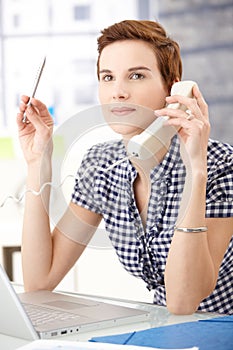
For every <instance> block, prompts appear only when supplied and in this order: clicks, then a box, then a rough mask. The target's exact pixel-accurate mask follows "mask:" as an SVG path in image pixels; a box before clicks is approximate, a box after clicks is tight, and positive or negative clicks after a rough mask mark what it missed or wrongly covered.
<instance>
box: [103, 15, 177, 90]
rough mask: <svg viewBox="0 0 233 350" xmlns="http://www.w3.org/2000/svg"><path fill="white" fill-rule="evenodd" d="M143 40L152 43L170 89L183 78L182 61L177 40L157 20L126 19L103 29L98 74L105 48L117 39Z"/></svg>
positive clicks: (161, 71)
mask: <svg viewBox="0 0 233 350" xmlns="http://www.w3.org/2000/svg"><path fill="white" fill-rule="evenodd" d="M120 40H121V41H122V40H142V41H145V42H147V43H149V44H150V45H151V48H152V49H153V51H154V53H155V55H156V58H157V62H158V68H159V70H160V73H161V76H162V78H163V80H164V83H165V85H166V87H167V88H168V91H170V89H171V86H172V84H173V83H174V82H175V81H176V80H181V76H182V61H181V56H180V48H179V45H178V43H177V42H175V41H174V40H172V39H171V38H169V37H168V36H167V33H166V31H165V29H164V28H163V27H162V26H161V24H159V23H158V22H155V21H149V20H124V21H122V22H119V23H115V24H113V25H111V26H109V27H107V28H105V29H103V30H102V31H101V36H99V38H98V39H97V45H98V60H97V75H98V78H99V61H100V56H101V53H102V51H103V49H104V48H105V47H106V46H107V45H109V44H112V43H114V42H116V41H120Z"/></svg>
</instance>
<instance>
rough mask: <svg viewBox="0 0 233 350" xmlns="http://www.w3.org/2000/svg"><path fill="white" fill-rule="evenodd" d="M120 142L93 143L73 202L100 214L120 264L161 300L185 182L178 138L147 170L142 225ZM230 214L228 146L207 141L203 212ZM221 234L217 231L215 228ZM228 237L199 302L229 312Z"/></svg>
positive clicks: (232, 169) (232, 162)
mask: <svg viewBox="0 0 233 350" xmlns="http://www.w3.org/2000/svg"><path fill="white" fill-rule="evenodd" d="M125 156H126V150H125V147H124V144H123V142H122V141H119V140H117V141H112V142H106V143H103V144H98V145H95V146H93V147H92V148H91V149H90V150H89V151H88V152H87V154H86V155H85V157H84V159H83V161H82V164H81V167H80V169H79V171H78V173H77V177H76V183H75V188H74V191H73V194H72V201H73V202H74V203H76V204H78V205H80V206H82V207H84V208H86V209H89V210H91V211H94V212H97V213H100V214H101V215H102V216H103V219H104V221H105V228H106V231H107V232H108V234H109V238H110V240H111V242H112V245H113V247H114V248H115V250H116V253H117V255H118V258H119V260H120V261H121V263H122V264H123V266H124V268H125V269H126V270H127V271H128V272H129V273H131V274H133V275H134V276H136V277H139V278H142V279H143V280H144V281H145V282H146V285H147V288H148V289H149V290H151V289H154V290H155V294H154V303H156V304H159V305H166V298H165V287H164V270H165V264H166V259H167V254H168V251H169V247H170V243H171V239H172V236H173V231H174V225H175V222H176V220H177V216H178V211H179V203H180V199H181V196H182V192H183V186H184V182H185V168H184V165H183V162H182V160H181V159H180V152H179V142H178V139H177V137H175V138H174V140H173V143H172V145H171V147H170V149H169V152H168V153H167V154H166V156H165V158H164V159H163V161H162V162H161V163H160V164H159V165H158V166H156V167H155V168H154V169H153V170H152V171H151V174H150V176H151V188H150V200H149V204H148V209H147V223H146V228H144V227H143V225H142V221H141V217H140V213H139V212H138V209H137V206H136V203H135V198H134V191H133V183H134V180H135V178H136V176H137V172H136V170H135V168H134V167H133V166H132V164H131V162H130V161H129V160H126V161H124V162H122V163H120V164H118V165H117V166H115V167H114V168H112V169H111V170H109V171H104V169H106V168H108V167H109V166H110V165H112V164H113V163H115V162H116V161H118V160H119V159H122V158H123V157H125ZM231 216H233V148H231V147H230V146H229V145H226V144H223V143H220V142H217V141H213V140H209V147H208V184H207V200H206V217H231ZM219 234H221V232H220V233H219ZM232 295H233V239H232V240H231V243H230V245H229V248H228V250H227V252H226V254H225V257H224V260H223V262H222V265H221V268H220V273H219V279H218V283H217V286H216V289H215V290H214V292H213V293H212V294H211V295H210V296H209V297H208V298H207V299H205V300H204V301H203V302H202V303H201V304H200V307H199V310H203V311H215V312H220V313H229V314H230V313H233V299H232Z"/></svg>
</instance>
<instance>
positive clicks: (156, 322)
mask: <svg viewBox="0 0 233 350" xmlns="http://www.w3.org/2000/svg"><path fill="white" fill-rule="evenodd" d="M14 288H15V290H16V291H17V292H22V290H23V288H22V286H19V285H14ZM69 294H72V295H75V293H69ZM76 295H79V296H87V295H83V294H76ZM90 297H91V298H93V299H95V300H100V301H105V302H109V303H115V304H120V305H125V306H130V307H132V306H133V307H136V308H139V309H143V310H147V311H149V313H150V317H149V319H148V320H147V321H144V322H138V323H132V324H126V325H121V326H114V327H111V328H110V327H109V328H103V329H99V330H96V331H91V332H83V333H80V334H76V335H69V336H65V337H62V338H60V339H63V340H73V341H88V340H89V339H90V338H92V337H96V336H104V335H110V334H118V333H127V332H132V331H139V330H143V329H148V328H152V327H159V326H164V325H169V324H175V323H182V322H189V321H198V320H200V319H207V318H212V317H216V314H212V313H195V314H193V315H188V316H175V315H171V314H170V313H169V312H168V311H167V309H166V308H165V307H161V306H156V305H152V304H148V303H141V302H132V301H127V300H122V299H121V300H119V299H110V298H105V297H103V298H101V297H96V296H90ZM25 344H28V341H26V340H23V339H19V338H14V337H9V336H6V335H3V334H0V348H1V349H4V350H15V349H17V348H18V347H20V346H23V345H25Z"/></svg>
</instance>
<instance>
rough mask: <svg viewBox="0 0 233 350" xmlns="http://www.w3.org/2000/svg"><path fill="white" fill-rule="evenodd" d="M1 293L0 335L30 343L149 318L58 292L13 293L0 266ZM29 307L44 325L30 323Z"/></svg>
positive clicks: (128, 308)
mask: <svg viewBox="0 0 233 350" xmlns="http://www.w3.org/2000/svg"><path fill="white" fill-rule="evenodd" d="M0 293H1V298H0V308H1V313H0V333H3V334H7V335H11V336H14V337H18V338H24V339H29V340H32V339H38V338H54V337H56V336H63V335H71V334H75V333H80V332H82V331H89V330H95V329H101V328H105V327H111V326H113V325H118V324H126V323H133V322H137V321H145V320H147V319H148V316H149V313H148V312H147V311H144V310H138V309H135V308H130V307H125V306H119V305H114V304H110V303H107V302H106V303H105V302H99V301H95V300H92V299H91V298H86V297H85V298H84V297H82V298H81V297H78V296H71V295H67V294H63V293H58V292H50V291H36V292H30V293H21V294H16V293H15V291H14V289H13V287H12V285H11V283H10V281H9V279H8V276H7V274H6V272H5V271H4V269H3V268H2V267H1V265H0ZM28 308H29V309H31V310H32V314H33V315H32V316H34V313H36V311H38V310H39V311H40V312H42V314H44V316H43V320H42V321H43V322H42V323H41V322H40V323H39V324H37V322H36V321H32V316H30V312H31V311H30V310H29V311H27V312H28V314H27V312H26V310H28ZM60 316H61V318H60ZM29 317H30V318H29ZM33 324H34V325H33Z"/></svg>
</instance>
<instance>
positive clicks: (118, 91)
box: [113, 84, 129, 101]
mask: <svg viewBox="0 0 233 350" xmlns="http://www.w3.org/2000/svg"><path fill="white" fill-rule="evenodd" d="M128 98H129V92H128V91H127V89H126V87H125V86H123V84H116V85H115V86H114V90H113V99H114V100H115V101H117V100H126V99H128Z"/></svg>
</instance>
